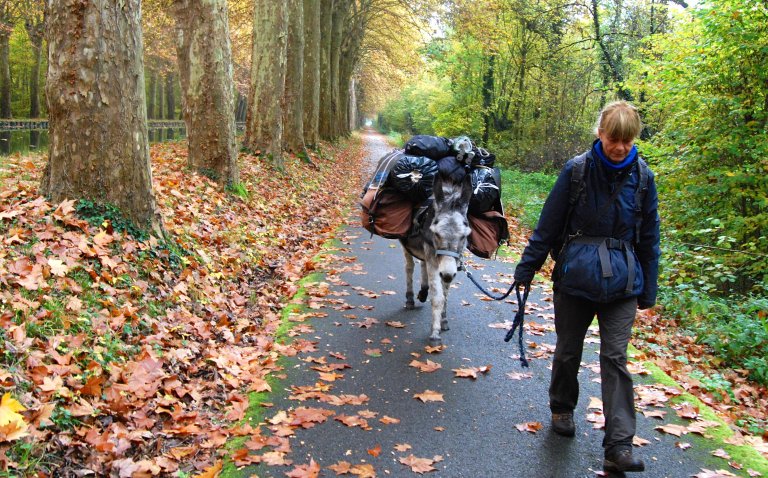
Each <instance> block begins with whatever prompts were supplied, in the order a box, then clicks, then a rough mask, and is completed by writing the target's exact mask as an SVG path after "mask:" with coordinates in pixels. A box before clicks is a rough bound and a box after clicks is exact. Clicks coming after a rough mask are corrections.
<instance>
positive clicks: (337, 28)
mask: <svg viewBox="0 0 768 478" xmlns="http://www.w3.org/2000/svg"><path fill="white" fill-rule="evenodd" d="M348 5H349V2H348V0H336V2H335V4H334V7H333V20H332V29H331V51H330V86H331V102H330V113H331V131H330V134H331V136H330V138H331V139H333V138H338V137H339V136H340V135H341V131H340V128H339V121H340V116H341V113H342V105H341V99H340V96H339V95H340V94H341V91H344V92H345V93H346V90H345V89H342V88H341V84H340V83H341V44H342V34H343V31H344V20H345V18H346V15H347V7H348Z"/></svg>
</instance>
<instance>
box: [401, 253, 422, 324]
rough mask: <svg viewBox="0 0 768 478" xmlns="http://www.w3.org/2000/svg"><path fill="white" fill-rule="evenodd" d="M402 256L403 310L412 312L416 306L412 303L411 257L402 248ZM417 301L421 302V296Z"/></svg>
mask: <svg viewBox="0 0 768 478" xmlns="http://www.w3.org/2000/svg"><path fill="white" fill-rule="evenodd" d="M403 254H404V255H405V308H406V309H408V310H413V309H415V308H416V304H415V303H414V302H413V267H414V265H413V256H412V255H411V253H410V252H408V251H407V250H406V249H405V248H403ZM419 294H421V293H419ZM419 300H421V295H419ZM422 302H424V301H423V300H422Z"/></svg>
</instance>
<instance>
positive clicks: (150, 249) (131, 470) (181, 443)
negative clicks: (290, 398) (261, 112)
mask: <svg viewBox="0 0 768 478" xmlns="http://www.w3.org/2000/svg"><path fill="white" fill-rule="evenodd" d="M322 151H323V154H322V155H318V156H313V157H311V162H306V161H302V160H300V159H298V158H287V160H286V169H285V171H284V172H278V171H275V170H274V169H273V168H272V167H271V166H270V165H269V162H268V161H266V160H262V159H261V158H259V157H256V156H252V155H247V154H243V155H242V156H241V158H240V165H241V178H242V184H240V185H239V187H238V188H237V189H235V190H234V191H222V190H221V189H220V188H219V187H218V186H217V185H216V184H215V183H212V182H211V181H210V180H208V179H207V178H206V177H204V176H201V175H198V174H194V173H192V172H190V171H189V170H187V169H186V168H185V165H186V146H185V145H184V144H165V145H157V146H154V147H153V148H152V152H151V154H152V166H153V175H154V177H153V182H154V188H155V192H156V196H157V202H158V205H159V208H160V211H161V214H162V216H163V219H164V224H165V228H166V231H167V237H165V238H162V239H160V238H155V237H144V236H142V235H138V236H135V235H131V234H129V233H128V232H126V231H127V230H129V229H130V228H128V227H124V226H125V224H124V223H123V222H122V221H121V219H120V218H119V215H117V214H116V213H115V211H114V210H112V209H108V208H99V207H94V205H93V204H90V203H86V202H74V201H64V202H62V203H61V204H49V203H48V202H46V200H45V199H44V198H42V197H40V196H39V191H38V186H39V180H40V175H41V172H42V170H43V166H44V158H43V157H42V156H33V157H18V156H17V157H12V158H8V159H7V160H6V162H5V164H4V165H3V166H2V169H0V177H2V189H0V241H2V243H3V247H2V248H0V283H2V289H1V290H0V303H2V306H0V307H1V308H0V323H1V324H2V329H1V330H0V344H2V353H3V355H2V356H1V357H0V385H1V386H2V389H3V392H4V393H6V394H7V395H6V396H5V397H4V398H3V400H2V406H1V407H0V412H1V413H0V466H2V469H4V470H13V471H14V474H29V473H32V472H37V473H42V474H43V475H42V476H45V475H46V474H47V475H50V474H51V473H53V474H55V475H56V476H88V475H91V476H92V475H96V476H105V475H112V476H151V475H158V474H176V473H182V472H183V473H194V472H195V470H203V469H205V468H207V467H209V466H210V465H211V463H214V462H215V461H216V459H217V457H216V453H217V450H219V449H221V447H222V446H223V444H224V443H225V442H226V441H227V440H228V438H229V437H230V436H232V434H233V430H235V429H236V427H234V426H233V423H234V422H235V421H236V420H238V419H240V418H242V416H243V410H244V408H245V407H246V406H247V404H248V400H247V395H246V394H247V393H248V392H250V391H268V390H269V389H270V386H269V384H268V382H267V380H266V377H267V375H268V374H270V373H272V372H275V371H277V370H279V365H278V364H277V359H278V357H279V356H281V355H293V354H295V353H297V351H298V350H300V349H301V347H302V342H301V341H296V342H295V343H293V344H291V345H284V344H281V343H277V342H275V340H274V335H275V331H276V330H277V328H278V327H279V326H280V323H281V319H280V310H281V308H282V304H283V303H284V302H285V299H286V298H287V297H290V296H292V295H293V294H294V292H295V291H296V290H297V288H298V286H297V282H298V280H299V279H300V278H302V277H303V276H304V275H306V274H307V273H308V272H309V271H312V270H313V269H314V263H313V261H312V257H313V256H315V255H316V254H317V252H318V251H319V248H320V247H321V245H322V244H323V243H324V242H325V240H327V239H328V238H329V237H330V236H331V234H332V233H333V231H334V230H335V228H337V227H338V225H339V224H340V223H341V221H342V219H343V217H344V211H345V209H346V208H348V206H349V204H351V203H352V198H351V197H350V195H353V194H354V193H355V192H356V191H358V189H359V186H360V184H362V179H361V176H360V171H359V169H360V165H361V161H360V160H359V159H360V158H361V156H362V154H363V153H362V147H361V145H360V144H359V141H354V140H353V141H349V142H347V143H344V144H341V145H339V146H329V145H325V146H324V147H323V149H322Z"/></svg>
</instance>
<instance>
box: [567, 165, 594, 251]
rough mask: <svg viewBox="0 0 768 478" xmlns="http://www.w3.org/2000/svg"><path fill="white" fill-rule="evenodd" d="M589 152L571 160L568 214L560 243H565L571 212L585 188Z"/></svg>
mask: <svg viewBox="0 0 768 478" xmlns="http://www.w3.org/2000/svg"><path fill="white" fill-rule="evenodd" d="M588 155H589V152H588V151H587V152H586V153H583V154H580V155H578V156H576V157H575V158H574V160H573V168H571V186H570V188H569V189H568V212H567V213H566V215H565V222H564V225H563V232H562V233H561V234H560V243H561V244H562V243H565V238H566V237H567V236H568V224H569V223H570V222H571V216H572V215H573V210H574V209H575V208H576V203H577V202H579V196H581V193H582V192H584V189H585V188H586V181H585V180H584V172H585V171H586V169H587V156H588Z"/></svg>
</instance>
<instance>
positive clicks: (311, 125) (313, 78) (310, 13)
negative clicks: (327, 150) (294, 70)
mask: <svg viewBox="0 0 768 478" xmlns="http://www.w3.org/2000/svg"><path fill="white" fill-rule="evenodd" d="M320 3H321V2H320V0H304V141H305V142H306V144H307V145H308V146H309V147H311V148H316V147H317V145H318V144H319V142H320V135H319V131H318V122H319V120H320V29H321V22H320V19H321V13H320V12H321V10H320Z"/></svg>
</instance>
